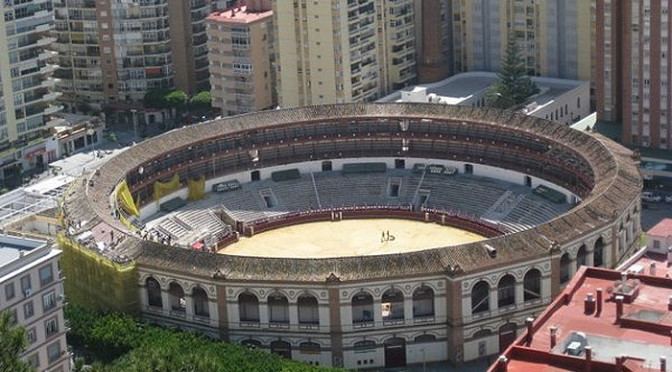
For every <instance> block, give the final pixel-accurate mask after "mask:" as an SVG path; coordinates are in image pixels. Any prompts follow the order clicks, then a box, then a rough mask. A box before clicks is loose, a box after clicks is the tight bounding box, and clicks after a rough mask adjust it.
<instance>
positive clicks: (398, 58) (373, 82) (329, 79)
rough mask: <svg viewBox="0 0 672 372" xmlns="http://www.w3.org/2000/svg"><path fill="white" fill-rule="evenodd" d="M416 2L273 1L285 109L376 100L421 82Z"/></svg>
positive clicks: (280, 91)
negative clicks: (417, 77) (416, 48)
mask: <svg viewBox="0 0 672 372" xmlns="http://www.w3.org/2000/svg"><path fill="white" fill-rule="evenodd" d="M415 10H416V8H415V6H414V2H413V1H412V0H329V1H308V0H296V1H275V2H273V14H274V27H275V35H276V42H275V50H276V55H277V57H276V59H277V68H276V70H277V78H278V83H277V84H278V87H277V90H278V100H279V103H280V105H281V106H282V107H295V106H304V105H312V104H323V103H340V102H351V101H372V100H375V99H377V98H379V97H380V96H382V95H385V94H386V93H388V92H390V91H392V90H397V89H400V88H402V87H404V86H407V85H409V84H411V83H413V82H415V80H416V63H415V58H416V56H415V54H416V52H415V41H416V28H415Z"/></svg>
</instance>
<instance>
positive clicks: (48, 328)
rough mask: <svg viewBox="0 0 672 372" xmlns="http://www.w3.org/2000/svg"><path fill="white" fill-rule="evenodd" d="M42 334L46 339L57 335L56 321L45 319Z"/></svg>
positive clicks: (54, 319)
mask: <svg viewBox="0 0 672 372" xmlns="http://www.w3.org/2000/svg"><path fill="white" fill-rule="evenodd" d="M44 333H45V334H46V336H47V338H49V337H51V336H53V335H55V334H56V333H58V319H56V318H51V319H47V321H46V322H44Z"/></svg>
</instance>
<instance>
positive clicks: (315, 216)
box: [241, 206, 502, 238]
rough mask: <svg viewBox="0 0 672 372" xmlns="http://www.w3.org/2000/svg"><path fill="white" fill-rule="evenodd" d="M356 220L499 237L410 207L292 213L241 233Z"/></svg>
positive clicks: (491, 229)
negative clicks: (412, 222)
mask: <svg viewBox="0 0 672 372" xmlns="http://www.w3.org/2000/svg"><path fill="white" fill-rule="evenodd" d="M358 218H398V219H405V220H415V221H424V222H432V223H437V224H439V225H445V226H451V227H455V228H459V229H463V230H467V231H469V232H472V233H475V234H479V235H481V236H484V237H486V238H492V237H495V236H499V235H501V234H502V232H501V231H500V230H499V229H498V228H497V227H496V226H491V225H488V224H485V223H483V222H479V221H476V220H474V219H472V218H469V217H468V216H460V215H456V214H451V213H449V212H446V211H439V210H422V211H419V212H418V211H413V210H411V208H410V207H389V206H366V207H352V208H334V209H323V210H314V211H307V212H296V213H291V214H288V215H284V216H279V217H276V218H268V219H262V220H257V221H253V222H251V223H247V224H243V227H242V231H241V233H242V234H243V235H245V236H248V237H250V236H253V235H254V234H257V233H261V232H264V231H268V230H273V229H278V228H281V227H286V226H291V225H296V224H300V223H308V222H320V221H336V220H344V219H358Z"/></svg>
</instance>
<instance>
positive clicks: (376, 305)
mask: <svg viewBox="0 0 672 372" xmlns="http://www.w3.org/2000/svg"><path fill="white" fill-rule="evenodd" d="M373 321H374V322H375V325H376V326H381V325H383V306H382V305H381V303H380V299H379V298H374V299H373Z"/></svg>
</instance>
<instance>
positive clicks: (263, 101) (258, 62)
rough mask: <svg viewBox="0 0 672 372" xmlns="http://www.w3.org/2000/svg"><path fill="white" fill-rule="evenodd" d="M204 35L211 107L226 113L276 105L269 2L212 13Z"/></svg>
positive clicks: (237, 112)
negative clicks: (208, 60)
mask: <svg viewBox="0 0 672 372" xmlns="http://www.w3.org/2000/svg"><path fill="white" fill-rule="evenodd" d="M207 35H208V56H209V59H210V86H211V90H210V91H211V94H212V106H213V107H216V108H218V109H220V110H222V113H224V114H225V115H236V114H242V113H246V112H253V111H258V110H263V109H268V108H272V107H275V106H276V105H277V98H276V95H275V72H274V70H273V65H272V63H273V59H274V53H273V11H272V6H271V1H270V0H258V1H252V0H250V1H248V2H247V4H246V5H242V6H238V7H232V8H230V9H229V10H226V11H223V12H215V13H213V14H212V15H210V17H208V19H207Z"/></svg>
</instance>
